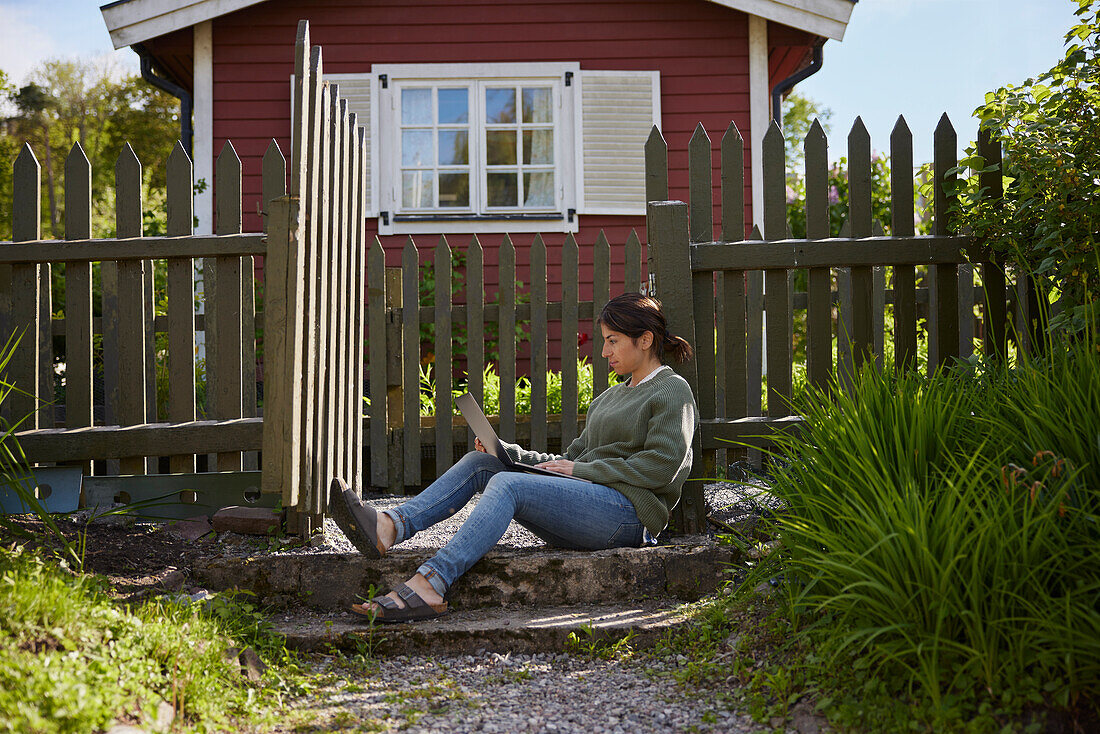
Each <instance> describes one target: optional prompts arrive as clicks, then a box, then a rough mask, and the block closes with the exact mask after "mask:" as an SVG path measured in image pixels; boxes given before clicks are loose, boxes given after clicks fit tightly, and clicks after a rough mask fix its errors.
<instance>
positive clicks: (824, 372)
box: [805, 119, 833, 390]
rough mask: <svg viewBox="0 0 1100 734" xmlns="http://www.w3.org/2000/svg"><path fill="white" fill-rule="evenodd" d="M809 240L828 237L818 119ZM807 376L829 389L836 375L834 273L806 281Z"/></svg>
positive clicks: (809, 187)
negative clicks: (833, 374) (834, 365)
mask: <svg viewBox="0 0 1100 734" xmlns="http://www.w3.org/2000/svg"><path fill="white" fill-rule="evenodd" d="M805 154H806V237H807V238H809V239H823V238H825V237H828V236H829V234H830V233H829V139H828V137H827V136H826V135H825V130H824V128H822V127H821V123H820V122H819V121H818V120H817V119H815V120H814V122H813V125H811V126H810V131H809V133H808V134H807V135H806V141H805ZM806 281H807V282H806V377H807V378H808V381H809V383H810V384H811V385H814V386H815V387H818V388H820V389H822V390H825V389H828V387H829V385H830V383H831V382H832V372H833V304H832V271H831V270H830V269H829V268H810V269H809V271H808V273H807V279H806Z"/></svg>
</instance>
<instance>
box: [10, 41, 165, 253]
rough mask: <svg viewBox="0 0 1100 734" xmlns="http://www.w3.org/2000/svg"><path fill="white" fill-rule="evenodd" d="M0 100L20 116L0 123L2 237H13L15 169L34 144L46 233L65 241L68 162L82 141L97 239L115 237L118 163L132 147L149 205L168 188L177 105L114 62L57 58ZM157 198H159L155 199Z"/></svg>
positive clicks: (14, 116)
mask: <svg viewBox="0 0 1100 734" xmlns="http://www.w3.org/2000/svg"><path fill="white" fill-rule="evenodd" d="M0 94H2V95H3V96H4V97H5V98H6V99H7V100H8V101H9V102H10V103H11V106H13V107H14V111H15V114H14V115H13V116H11V117H9V118H8V119H6V120H4V122H3V125H0V165H3V167H4V174H3V175H2V176H0V179H2V181H3V183H2V184H0V239H8V238H10V236H11V194H12V191H11V171H12V163H13V162H14V160H15V157H16V156H17V155H18V154H19V151H20V150H21V149H22V148H23V146H24V144H29V145H30V146H31V149H32V150H33V151H34V154H35V157H36V158H37V159H38V162H39V165H40V166H41V167H42V184H43V191H42V229H43V235H44V236H46V237H53V238H61V237H64V234H65V233H64V222H65V201H64V188H65V159H66V158H67V157H68V155H69V152H70V150H71V149H72V148H73V146H74V145H75V144H76V143H79V144H80V146H81V148H83V149H84V153H85V155H86V156H87V157H88V161H89V162H90V163H91V166H92V209H93V216H92V229H93V231H92V234H93V236H99V237H102V236H109V235H111V234H113V232H114V164H115V160H116V158H117V157H118V154H119V151H121V150H122V147H123V145H124V144H125V143H127V142H129V143H130V144H131V145H132V146H133V148H134V150H135V152H136V153H137V154H138V158H139V159H140V160H141V162H142V172H143V177H144V179H145V180H144V182H143V183H144V184H145V185H144V188H145V191H146V199H147V200H148V199H149V198H150V195H151V194H153V192H157V193H159V192H160V191H161V190H162V189H163V188H164V181H165V162H166V161H167V159H168V154H169V153H171V150H172V145H174V143H175V140H176V138H177V137H178V134H179V133H178V131H179V113H178V101H177V100H176V99H175V98H173V97H171V96H170V95H168V94H165V93H164V92H162V91H160V90H158V89H156V88H154V87H152V86H151V85H149V84H148V83H147V82H145V81H144V80H143V79H141V78H140V77H137V76H123V75H121V74H119V73H118V70H117V68H116V67H114V66H113V65H112V64H111V63H109V62H102V61H95V60H79V59H75V60H74V59H53V60H48V61H45V62H43V63H42V64H40V65H39V66H38V67H36V68H35V69H34V70H33V71H32V72H31V73H30V75H29V77H28V79H27V83H26V84H24V85H23V86H21V87H19V88H17V89H16V88H12V87H11V86H10V85H8V84H6V83H5V81H4V80H0ZM154 198H155V195H154Z"/></svg>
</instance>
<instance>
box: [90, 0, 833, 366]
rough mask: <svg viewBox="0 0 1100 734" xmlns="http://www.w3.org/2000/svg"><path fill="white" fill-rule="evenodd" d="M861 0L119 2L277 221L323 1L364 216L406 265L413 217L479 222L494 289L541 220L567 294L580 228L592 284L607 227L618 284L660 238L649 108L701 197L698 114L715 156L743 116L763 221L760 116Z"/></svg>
mask: <svg viewBox="0 0 1100 734" xmlns="http://www.w3.org/2000/svg"><path fill="white" fill-rule="evenodd" d="M854 1H855V0H630V1H629V2H622V1H617V0H602V1H600V0H592V1H590V2H577V1H576V0H479V1H478V2H456V1H451V2H448V1H446V0H406V1H405V2H401V3H394V2H382V1H380V0H313V1H311V2H302V1H301V0H298V1H297V2H296V1H295V0H119V1H118V2H114V3H111V4H109V5H105V6H104V7H103V9H102V12H103V17H104V20H105V22H106V24H107V27H108V29H109V31H110V33H111V38H112V40H113V42H114V45H115V47H116V48H121V47H123V46H127V45H129V46H132V47H133V48H134V49H135V51H137V52H138V53H139V54H140V55H142V57H143V65H142V66H143V72H144V73H145V74H146V76H147V77H149V78H159V79H160V83H161V84H162V85H163V86H166V87H168V88H170V89H171V90H173V92H174V93H175V94H177V96H180V97H181V98H182V99H183V101H184V105H185V106H186V105H187V104H193V109H194V153H193V157H194V159H195V175H196V178H205V179H206V180H207V181H208V182H210V181H212V180H213V170H214V159H215V156H216V155H217V153H218V152H219V151H220V150H221V147H222V145H223V144H224V142H225V141H226V140H232V141H233V144H234V145H235V146H236V150H237V152H238V154H239V155H240V156H241V158H242V161H243V162H244V170H245V178H244V181H243V186H244V196H245V212H246V213H248V212H252V214H251V215H248V214H246V221H245V228H246V229H248V228H252V229H258V228H259V226H260V222H259V218H258V216H257V215H256V214H255V213H254V212H256V211H257V205H258V204H259V197H260V175H259V174H260V158H261V157H262V155H263V153H264V151H265V149H266V148H267V146H268V143H269V142H270V140H271V139H272V138H274V139H276V140H277V141H278V142H279V144H280V146H281V147H282V148H283V150H284V152H288V151H289V143H290V141H289V136H290V122H289V118H290V89H291V75H292V73H293V66H292V45H293V41H294V37H295V28H296V25H297V21H298V20H299V19H300V18H307V19H308V20H309V21H310V27H311V36H312V38H311V40H312V42H313V43H315V44H319V45H321V46H322V48H323V53H324V66H325V70H326V76H327V77H328V78H330V79H331V80H332V81H334V82H337V83H339V85H340V91H341V94H342V95H344V96H348V97H349V100H350V102H351V106H352V108H353V110H352V111H355V112H357V113H358V115H359V122H360V124H361V125H362V126H363V127H364V128H366V130H367V131H368V134H369V137H370V149H371V153H370V163H369V170H370V182H371V183H370V190H369V192H368V194H367V195H368V197H369V201H368V205H367V207H368V211H369V221H368V228H367V229H368V232H369V233H371V234H373V233H378V234H379V235H381V236H382V241H383V246H384V247H385V248H386V250H387V252H388V253H389V254H388V258H387V259H388V260H390V262H391V264H394V265H396V264H398V262H399V257H400V255H399V253H400V249H401V247H403V245H404V243H405V239H406V235H409V234H412V235H431V236H420V237H417V238H416V240H417V244H418V245H419V246H421V247H422V248H423V249H427V248H430V247H433V246H434V244H435V242H436V241H437V236H438V235H439V234H446V235H448V240H449V241H450V242H451V245H452V247H454V248H456V249H462V248H464V247H465V246H466V244H467V243H468V241H469V235H470V234H471V233H477V234H479V235H480V236H481V242H482V245H483V246H484V247H485V251H486V252H485V255H486V258H485V259H486V266H487V267H486V280H487V283H486V285H487V288H488V289H489V290H492V289H493V287H494V286H495V283H493V282H492V281H493V278H494V272H493V263H495V257H496V247H497V246H498V245H499V243H500V241H501V238H502V233H504V232H508V233H510V234H511V235H512V237H513V241H514V242H515V244H516V248H517V265H518V267H519V270H520V273H521V274H520V276H519V277H520V278H521V279H523V280H526V278H523V276H522V272H523V270H524V266H525V264H526V262H527V258H526V249H527V245H529V243H530V241H531V237H532V236H533V234H532V233H534V232H541V233H543V236H544V239H545V240H546V243H547V247H548V258H547V259H548V266H549V269H550V275H549V279H550V295H551V298H553V297H554V294H555V292H556V291H555V286H556V283H557V282H558V281H559V278H560V275H558V274H557V272H556V271H555V269H554V265H555V263H556V262H558V261H559V258H557V257H556V251H557V248H559V247H560V245H561V243H562V241H563V240H564V238H565V235H566V233H568V232H573V233H575V236H576V238H577V241H578V243H580V245H581V250H582V254H581V262H582V265H581V270H582V272H581V283H582V298H583V297H585V295H586V294H585V292H584V283H586V282H588V283H590V282H591V256H590V255H589V256H588V257H587V259H586V257H585V249H586V247H585V246H586V245H591V244H592V243H593V242H594V241H595V240H596V237H597V235H598V233H599V231H600V230H603V231H604V232H606V234H607V237H608V239H609V241H610V242H611V243H612V248H613V252H612V282H613V283H614V282H620V283H621V282H622V267H623V260H622V250H621V247H622V245H623V243H624V242H625V241H626V239H627V237H628V235H629V233H630V231H631V229H636V230H637V231H638V233H639V235H640V236H641V238H642V241H643V242H644V241H645V234H644V224H645V217H644V212H645V201H644V199H645V196H644V176H643V161H644V157H643V143H644V141H645V139H646V136H647V135H648V133H649V131H650V129H651V126H652V125H657V126H658V127H659V128H660V129H661V130H662V132H663V134H664V136H665V139H666V141H667V142H668V145H669V166H670V171H669V186H670V196H671V197H672V198H678V199H683V200H687V198H688V191H687V152H686V151H687V143H688V139H689V138H690V136H691V134H692V132H693V130H694V128H695V125H696V123H698V122H702V124H703V125H704V127H705V128H706V129H707V131H708V132H709V133H710V135H711V137H712V139H713V140H714V141H715V152H714V156H715V164H716V165H717V157H718V147H717V146H718V139H719V138H720V136H721V134H722V133H723V132H724V131H725V129H726V126H727V125H728V124H729V121H730V120H734V121H735V122H736V123H737V126H738V128H739V129H740V131H741V133H742V135H743V136H744V138H745V141H746V147H748V148H749V150H747V151H746V156H745V161H746V163H745V165H746V172H745V181H746V188H747V189H748V190H747V191H746V201H747V202H749V203H747V204H746V212H745V215H746V221H747V222H752V221H753V218H752V216H753V211H752V210H753V208H754V207H753V205H752V202H753V201H757V202H759V201H760V200H759V198H756V199H754V197H753V195H752V194H753V193H754V192H755V193H756V196H757V197H759V196H760V189H761V187H760V186H759V185H756V186H753V183H754V182H758V178H757V177H758V175H759V171H760V166H759V164H758V161H759V155H760V137H761V135H760V134H758V133H761V132H762V131H763V130H764V129H765V128H766V126H767V124H768V122H769V120H770V119H771V115H772V108H773V96H778V95H779V94H782V93H783V92H785V91H786V90H788V89H789V88H790V86H791V80H792V78H793V79H797V78H799V76H803V77H804V76H806V75H808V73H812V71H813V70H816V68H817V67H819V66H820V62H821V54H820V48H821V46H822V45H823V44H824V42H825V41H826V40H828V39H838V40H839V39H841V38H842V37H843V35H844V30H845V27H846V25H847V22H848V18H849V16H850V14H851V11H852V7H853V3H854ZM785 82H786V83H785ZM183 117H185V118H186V117H190V116H189V115H187V114H185V115H183ZM754 164H755V165H754ZM212 202H213V198H212V195H211V192H210V191H209V189H208V190H207V192H206V193H205V194H203V195H201V196H200V198H199V199H198V200H197V201H196V213H197V216H198V217H199V221H200V228H202V229H205V230H206V231H211V228H212V225H213V221H212V220H213V212H212ZM715 203H716V204H717V201H716V202H715ZM756 208H757V210H758V211H759V204H758V205H757V207H756ZM716 221H717V217H716ZM391 258H392V259H391ZM589 295H590V294H589ZM554 352H555V350H553V349H551V353H552V354H553V353H554Z"/></svg>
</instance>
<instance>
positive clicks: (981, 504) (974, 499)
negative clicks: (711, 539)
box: [760, 340, 1100, 720]
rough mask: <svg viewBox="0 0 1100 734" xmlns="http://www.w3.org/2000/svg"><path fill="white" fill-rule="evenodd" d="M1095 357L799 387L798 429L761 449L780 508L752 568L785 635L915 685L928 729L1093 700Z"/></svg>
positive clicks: (1098, 494)
mask: <svg viewBox="0 0 1100 734" xmlns="http://www.w3.org/2000/svg"><path fill="white" fill-rule="evenodd" d="M1097 349H1098V345H1097V344H1096V342H1095V341H1094V340H1093V341H1090V342H1089V343H1079V344H1076V345H1071V346H1069V347H1066V348H1064V349H1060V348H1051V349H1050V350H1048V351H1049V353H1050V354H1051V356H1050V357H1049V361H1048V362H1043V363H1038V362H1032V361H1028V359H1027V358H1026V357H1022V358H1021V360H1020V363H1019V364H1018V365H1017V366H1016V367H1013V368H1008V367H1003V366H988V365H980V364H979V365H977V367H978V369H977V370H976V374H974V375H970V374H966V373H964V372H962V371H955V372H952V373H946V374H943V373H941V374H937V375H936V376H935V377H933V378H928V379H926V378H923V377H921V376H919V375H917V374H907V375H904V376H901V377H894V376H893V375H892V374H891V373H890V372H889V371H885V372H884V373H883V372H879V371H877V370H875V369H873V368H871V367H870V366H868V367H867V368H866V369H865V370H864V371H863V372H862V373H861V375H860V376H859V379H858V381H857V385H856V387H855V389H854V390H853V391H852V392H850V393H849V392H843V391H838V392H834V393H833V394H832V395H831V396H825V395H822V394H820V393H817V392H815V391H814V390H813V389H812V388H807V396H808V397H807V400H806V401H805V402H804V403H803V404H802V405H800V406H799V408H800V412H801V413H802V414H803V415H804V416H805V418H806V421H807V427H806V430H805V432H804V434H801V435H799V434H791V435H787V436H783V437H780V439H779V442H778V448H777V450H776V452H775V457H776V459H777V461H778V462H780V463H781V466H780V467H779V468H778V470H777V477H776V481H775V484H774V487H773V491H774V492H775V493H776V494H777V495H778V496H779V497H781V498H782V499H783V500H785V501H786V502H787V503H789V508H790V509H789V512H788V513H786V514H785V515H783V516H782V517H781V518H779V519H778V521H777V533H778V536H779V538H780V539H781V545H780V548H779V551H778V552H777V553H774V554H772V556H770V557H769V562H768V564H769V565H768V566H767V567H766V568H764V569H762V570H761V571H760V573H762V574H764V575H765V577H767V576H769V575H775V574H780V573H781V574H783V575H784V577H785V578H786V580H787V581H788V583H787V584H786V589H787V592H788V594H787V596H786V599H785V609H786V613H787V614H788V615H789V617H790V620H791V625H792V629H794V630H795V636H796V637H801V638H802V639H812V638H813V635H814V634H820V633H821V632H822V629H823V628H822V625H826V624H827V625H829V627H828V628H827V629H828V630H831V632H829V633H828V636H829V637H830V638H831V639H832V643H831V644H834V645H835V649H834V650H833V654H834V655H835V656H836V659H839V658H842V657H843V658H845V659H848V657H850V656H852V655H855V656H857V657H858V658H860V659H862V665H863V666H868V665H869V666H870V667H871V668H876V667H891V668H893V669H895V670H901V671H903V682H902V683H901V684H900V685H901V688H902V689H903V690H901V691H899V692H900V693H905V690H904V689H910V688H911V687H913V686H915V687H916V691H917V692H918V694H919V695H920V696H923V697H927V699H928V700H930V701H931V703H932V708H933V710H934V711H936V712H938V714H937V715H938V716H941V717H943V718H944V719H945V720H959V719H960V717H961V718H963V719H965V717H966V716H970V715H974V714H975V713H976V712H977V710H978V708H979V707H980V705H981V704H980V701H981V700H983V699H988V698H989V697H994V698H997V700H1001V696H1002V694H1004V696H1005V697H1008V699H1009V700H1011V701H1012V702H1014V705H1016V706H1021V705H1023V704H1024V703H1026V702H1031V703H1036V702H1038V703H1043V702H1044V698H1043V697H1045V702H1046V703H1047V704H1053V705H1057V706H1071V705H1073V704H1074V703H1075V702H1077V701H1078V700H1080V699H1081V697H1084V698H1086V699H1087V698H1089V697H1092V698H1093V700H1095V697H1096V696H1097V695H1098V694H1100V636H1097V635H1096V630H1097V629H1100V526H1098V521H1100V460H1098V458H1097V457H1098V456H1100V360H1098V359H1097V357H1096V352H1097ZM787 462H789V463H787ZM822 615H826V616H824V617H823V616H822ZM815 627H816V628H817V630H816V633H815V632H814V631H813V630H814V628H815ZM846 656H847V657H846ZM1036 697H1038V700H1037V701H1036Z"/></svg>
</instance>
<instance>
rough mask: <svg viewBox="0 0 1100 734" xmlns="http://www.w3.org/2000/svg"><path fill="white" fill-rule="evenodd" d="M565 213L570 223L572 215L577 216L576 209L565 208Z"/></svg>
mask: <svg viewBox="0 0 1100 734" xmlns="http://www.w3.org/2000/svg"><path fill="white" fill-rule="evenodd" d="M565 214H566V217H567V218H568V220H569V222H570V224H572V222H573V217H575V216H577V210H576V209H566V210H565Z"/></svg>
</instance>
